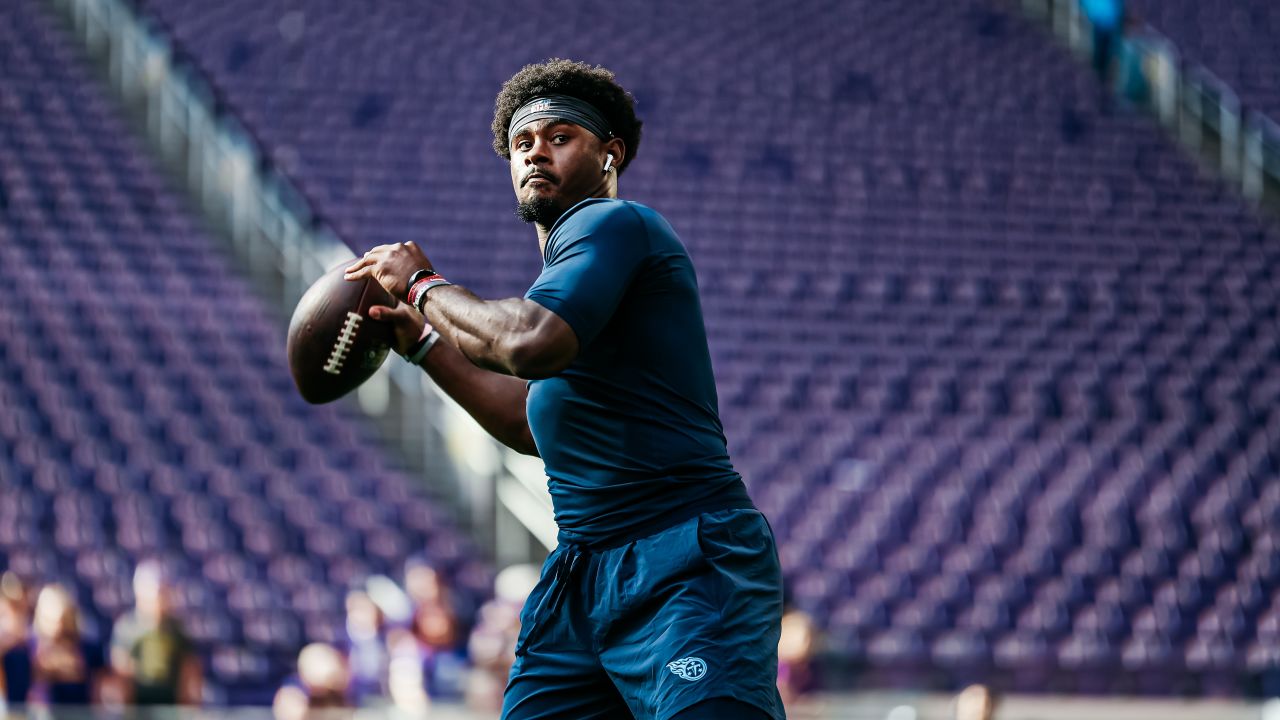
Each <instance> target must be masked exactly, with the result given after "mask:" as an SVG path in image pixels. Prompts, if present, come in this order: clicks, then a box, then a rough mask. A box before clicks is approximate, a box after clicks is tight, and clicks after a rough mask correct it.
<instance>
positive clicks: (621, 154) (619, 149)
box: [604, 138, 627, 172]
mask: <svg viewBox="0 0 1280 720" xmlns="http://www.w3.org/2000/svg"><path fill="white" fill-rule="evenodd" d="M604 151H605V153H606V155H605V164H606V165H608V166H609V167H611V168H612V169H613V170H617V169H618V168H620V167H622V161H623V159H624V158H626V156H627V146H626V145H624V144H623V142H622V139H621V138H611V139H610V140H609V142H607V143H605V144H604ZM609 157H613V162H609ZM605 172H608V170H606V171H605Z"/></svg>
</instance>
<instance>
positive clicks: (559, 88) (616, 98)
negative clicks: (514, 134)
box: [493, 58, 642, 174]
mask: <svg viewBox="0 0 1280 720" xmlns="http://www.w3.org/2000/svg"><path fill="white" fill-rule="evenodd" d="M542 95H568V96H570V97H575V98H578V99H579V100H585V101H587V102H589V103H591V104H592V105H594V106H595V107H596V109H598V110H599V111H600V112H601V113H602V114H603V115H604V117H605V120H608V121H609V127H610V128H611V129H612V130H613V134H614V135H615V136H616V137H618V138H621V139H622V142H623V144H625V145H626V146H627V151H626V157H624V158H623V159H622V163H621V164H619V165H618V166H617V168H618V173H619V174H621V173H622V171H623V170H626V169H627V166H628V165H630V164H631V160H632V158H634V157H635V156H636V150H638V149H639V148H640V125H641V124H642V123H641V122H640V120H639V118H637V117H636V108H635V98H634V97H632V96H631V93H629V92H627V91H626V90H624V89H623V88H622V86H621V85H619V84H618V82H617V81H616V80H614V78H613V73H612V72H610V71H608V70H606V69H604V68H602V67H599V66H596V67H592V66H590V65H588V64H586V63H582V62H575V61H573V60H561V59H559V58H553V59H551V60H548V61H546V62H544V63H539V64H536V65H525V66H524V67H523V68H521V69H520V72H518V73H516V74H515V75H513V76H512V77H511V79H510V80H508V81H506V82H505V83H503V85H502V91H501V92H499V93H498V98H497V99H496V100H495V101H494V103H493V149H494V151H495V152H497V153H498V155H500V156H502V157H503V158H505V159H507V160H510V159H511V148H510V147H508V146H507V129H508V126H510V125H511V116H512V115H514V114H515V112H516V110H519V109H520V107H521V106H522V105H524V104H525V103H527V102H529V101H530V100H532V99H533V98H536V97H539V96H542Z"/></svg>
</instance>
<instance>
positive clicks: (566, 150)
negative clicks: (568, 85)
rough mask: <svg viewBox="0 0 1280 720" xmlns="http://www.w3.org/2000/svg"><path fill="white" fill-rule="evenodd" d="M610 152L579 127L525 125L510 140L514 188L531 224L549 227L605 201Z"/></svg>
mask: <svg viewBox="0 0 1280 720" xmlns="http://www.w3.org/2000/svg"><path fill="white" fill-rule="evenodd" d="M604 155H605V150H604V148H603V147H602V143H601V142H600V138H598V137H596V136H595V135H594V134H592V133H591V131H589V130H587V129H586V128H583V127H581V126H579V125H574V124H573V123H570V122H566V121H564V120H556V119H554V118H549V119H545V120H537V121H534V122H531V123H529V124H527V125H525V126H524V127H523V128H521V129H520V130H519V131H518V132H517V133H516V135H515V137H513V138H512V139H511V184H512V186H513V187H514V188H515V191H516V201H517V202H518V203H519V208H518V209H517V214H519V215H520V217H521V218H522V219H524V220H525V221H526V222H537V223H538V224H540V225H543V226H550V225H552V224H554V223H555V221H556V219H558V218H559V217H560V215H561V214H563V213H564V211H565V210H568V209H569V208H571V207H573V206H574V205H576V204H577V203H578V202H580V201H582V200H584V199H586V198H588V197H599V196H603V191H604V189H605V187H606V178H605V173H604V172H603V167H604Z"/></svg>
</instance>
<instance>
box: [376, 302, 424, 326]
mask: <svg viewBox="0 0 1280 720" xmlns="http://www.w3.org/2000/svg"><path fill="white" fill-rule="evenodd" d="M416 314H417V313H416V312H415V311H414V309H413V308H411V307H409V305H408V304H406V303H402V302H398V303H396V306H395V307H387V306H386V305H374V306H373V307H371V308H369V317H371V318H373V319H374V320H386V321H387V322H396V321H399V320H401V319H403V318H410V317H413V316H414V315H416Z"/></svg>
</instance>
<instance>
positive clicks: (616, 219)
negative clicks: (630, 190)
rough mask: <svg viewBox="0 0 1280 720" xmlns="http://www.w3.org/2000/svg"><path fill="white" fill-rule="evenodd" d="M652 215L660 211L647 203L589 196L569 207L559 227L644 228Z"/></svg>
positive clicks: (655, 215) (654, 215) (568, 228)
mask: <svg viewBox="0 0 1280 720" xmlns="http://www.w3.org/2000/svg"><path fill="white" fill-rule="evenodd" d="M651 217H659V215H658V213H657V212H655V211H654V210H652V209H650V208H649V207H647V206H645V205H641V204H640V203H638V202H633V201H631V200H619V199H617V198H588V199H586V200H583V201H582V202H580V203H578V204H577V205H574V206H573V207H571V208H569V210H568V211H567V212H566V213H565V214H564V217H563V218H561V222H560V223H559V228H557V229H561V228H563V229H565V230H570V229H582V228H596V227H600V226H606V225H607V226H609V227H610V228H614V229H618V228H628V227H634V228H636V229H638V230H639V229H643V228H644V225H645V223H646V221H647V220H648V219H649V218H651Z"/></svg>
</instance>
